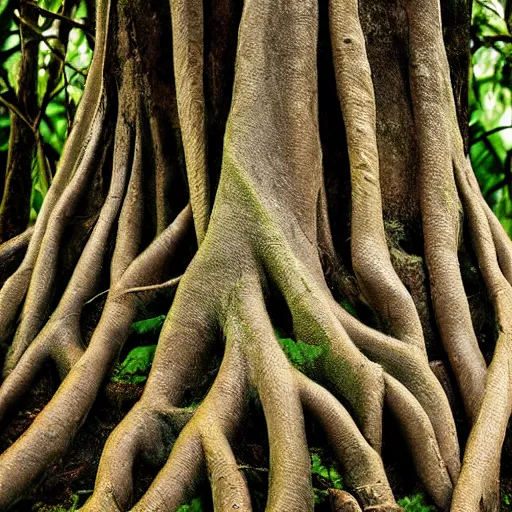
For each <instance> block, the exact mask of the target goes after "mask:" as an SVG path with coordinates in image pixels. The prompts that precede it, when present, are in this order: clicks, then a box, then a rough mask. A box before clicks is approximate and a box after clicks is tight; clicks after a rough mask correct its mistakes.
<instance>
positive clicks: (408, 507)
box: [398, 493, 435, 512]
mask: <svg viewBox="0 0 512 512" xmlns="http://www.w3.org/2000/svg"><path fill="white" fill-rule="evenodd" d="M398 505H399V506H400V507H402V508H403V509H404V510H405V512H435V507H433V506H431V505H427V504H426V503H425V497H424V496H423V494H421V493H419V494H414V495H413V496H405V497H404V498H402V499H400V500H398Z"/></svg>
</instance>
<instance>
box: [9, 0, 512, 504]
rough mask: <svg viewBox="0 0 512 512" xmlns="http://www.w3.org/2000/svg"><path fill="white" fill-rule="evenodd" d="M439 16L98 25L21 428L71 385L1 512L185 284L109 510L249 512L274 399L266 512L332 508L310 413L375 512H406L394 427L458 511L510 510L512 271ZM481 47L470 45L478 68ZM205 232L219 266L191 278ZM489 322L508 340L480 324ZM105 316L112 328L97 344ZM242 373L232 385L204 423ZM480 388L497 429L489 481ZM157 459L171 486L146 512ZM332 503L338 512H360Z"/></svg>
mask: <svg viewBox="0 0 512 512" xmlns="http://www.w3.org/2000/svg"><path fill="white" fill-rule="evenodd" d="M447 4H448V3H447ZM448 6H449V7H450V9H448V10H447V11H446V12H444V13H443V14H444V19H445V23H446V19H447V17H448V19H450V20H451V21H452V22H454V20H455V22H454V23H455V25H457V24H460V25H462V26H464V24H465V23H467V20H468V15H469V7H468V6H467V5H466V2H464V1H463V2H456V3H453V5H452V4H451V3H450V4H449V5H448ZM439 9H440V6H439V2H438V1H437V0H426V1H422V2H420V1H419V0H407V1H405V2H403V4H400V3H393V2H387V1H384V0H382V1H378V2H375V1H361V2H360V5H359V9H358V5H357V2H355V1H354V0H343V1H342V0H330V1H329V2H328V5H327V3H326V4H325V5H324V3H320V5H319V3H318V2H315V1H313V0H305V1H301V2H292V1H281V2H271V1H268V0H259V1H256V0H246V1H245V2H244V4H243V9H242V3H241V2H238V1H236V0H222V1H219V2H215V3H212V4H210V3H208V2H205V3H204V5H203V2H201V1H199V0H188V1H186V2H185V1H183V0H171V2H170V6H169V5H167V4H166V3H164V2H160V1H159V0H148V1H146V2H144V3H143V2H130V1H126V0H119V1H117V2H115V1H113V0H100V1H99V2H98V5H97V12H96V26H97V32H96V40H95V53H94V59H93V63H92V66H91V69H90V72H89V77H88V81H87V86H86V89H85V92H84V97H83V99H82V102H81V104H80V107H79V111H78V112H77V117H76V120H75V125H74V128H73V130H72V132H71V135H70V138H69V140H68V142H67V144H66V147H65V151H64V154H63V157H62V160H61V162H60V166H59V170H58V172H57V174H56V176H55V178H54V180H53V182H52V185H51V187H50V189H49V191H48V194H47V196H46V198H45V201H44V203H43V206H42V208H41V211H40V213H39V216H38V219H37V222H36V225H35V227H34V230H33V233H32V235H31V239H30V243H29V244H28V248H27V250H26V254H25V256H24V259H23V261H22V263H21V264H20V266H19V267H18V268H17V270H16V271H15V272H14V273H13V274H12V275H11V276H10V277H9V278H8V279H7V281H6V282H5V284H4V286H3V288H2V289H1V291H0V324H1V326H2V328H1V331H0V334H1V339H2V341H3V342H4V343H6V344H7V343H9V342H10V339H11V337H12V336H13V338H12V343H11V345H10V349H9V352H8V354H7V357H6V361H5V366H4V374H5V380H4V382H3V384H2V386H1V387H0V416H1V417H3V418H5V417H6V415H7V414H8V412H9V411H11V410H13V408H14V407H15V406H16V403H18V401H19V399H20V398H21V396H22V395H23V394H24V393H26V392H27V390H28V389H29V388H30V386H31V384H32V382H33V381H34V379H35V378H36V376H37V374H38V372H39V371H40V370H41V368H42V366H43V364H44V363H45V362H46V361H48V360H51V361H53V363H54V364H55V366H56V367H57V369H58V372H59V374H60V376H61V378H62V384H61V385H60V387H59V389H58V391H57V392H56V393H55V395H54V396H53V398H52V399H51V400H50V402H49V403H48V405H47V406H46V407H45V408H44V409H43V410H42V411H41V412H40V413H39V414H38V415H37V417H36V418H35V420H34V422H33V423H32V425H31V426H30V427H29V428H28V429H27V431H26V432H25V433H24V434H23V435H22V436H21V437H20V438H19V439H18V440H17V441H16V442H15V443H14V444H13V445H12V446H10V447H9V448H8V449H7V450H6V451H5V452H4V453H3V454H2V455H1V457H0V507H1V508H3V509H7V508H8V507H9V506H11V505H12V504H13V503H15V502H16V500H17V499H19V497H20V495H21V493H22V492H23V491H24V490H26V489H28V488H29V487H30V486H31V485H33V484H34V483H35V482H36V481H37V480H38V479H40V478H41V477H42V476H44V473H45V471H46V470H47V469H48V468H49V467H51V466H52V465H53V464H54V463H55V462H56V461H57V460H58V459H59V458H60V457H62V456H63V455H64V454H65V453H66V452H67V451H68V450H69V448H70V445H71V443H72V441H73V439H74V437H75V436H76V434H77V432H78V430H79V429H80V427H81V426H82V424H83V423H84V421H85V420H86V418H87V415H88V412H89V411H90V409H91V407H92V406H93V404H94V401H95V399H96V397H97V395H98V393H99V392H100V389H101V385H102V382H103V380H104V378H105V377H106V376H107V374H108V372H109V370H110V368H111V367H112V365H113V364H114V362H115V360H116V358H117V356H118V353H119V350H120V349H121V347H122V345H123V343H124V342H125V340H126V338H127V335H128V332H129V329H130V325H131V324H132V322H133V321H134V319H136V317H137V313H138V312H140V311H142V310H143V309H144V307H146V306H147V304H148V303H150V302H151V301H154V300H155V297H160V296H161V295H159V294H164V295H165V294H169V292H171V293H172V290H173V289H174V287H175V286H176V284H177V283H178V281H179V287H178V289H177V291H176V295H175V297H174V299H173V302H172V308H171V309H170V312H169V314H168V315H167V318H166V320H165V324H164V326H163V329H162V332H161V335H160V338H159V341H158V346H157V349H156V354H155V359H154V362H153V366H152V369H151V373H150V375H149V378H148V380H147V383H146V385H145V388H144V393H143V395H142V398H141V399H140V401H139V402H137V404H136V405H135V406H134V407H133V408H132V409H131V411H130V412H129V413H128V414H127V415H126V417H125V418H124V419H123V421H122V422H121V423H120V424H119V425H118V426H117V428H116V429H115V430H114V432H113V433H112V435H111V436H110V438H109V440H108V442H107V444H106V445H105V449H104V453H103V456H102V459H101V461H100V464H99V469H98V476H97V481H96V485H95V490H94V493H93V495H92V497H91V498H90V500H89V501H88V502H87V504H86V505H85V506H84V508H83V510H86V511H108V510H115V511H117V510H126V509H129V508H130V507H132V506H134V508H133V510H140V511H147V510H173V511H174V510H177V509H178V508H179V507H180V505H181V504H183V503H184V502H185V501H186V500H187V499H189V498H190V497H191V491H192V489H193V485H194V484H195V483H196V482H197V481H198V479H199V478H200V475H201V473H202V469H203V468H204V467H205V466H206V467H207V469H208V476H209V480H210V484H211V489H212V494H213V502H214V506H215V509H216V510H222V511H224V510H226V511H227V510H233V509H238V510H250V509H251V504H250V500H251V498H250V494H249V490H248V487H247V485H246V482H245V480H244V478H243V476H242V474H241V472H240V471H239V468H238V464H237V460H236V457H235V455H234V452H233V447H234V445H235V443H236V440H235V436H236V433H237V431H239V429H240V428H241V426H242V423H243V422H244V418H245V415H246V413H247V410H248V407H249V404H250V403H253V402H254V401H258V402H260V403H261V406H262V410H263V414H264V417H265V422H266V429H267V433H268V442H269V452H270V479H269V493H268V503H267V510H271V511H278V510H279V511H282V510H290V511H292V510H293V511H306V510H312V509H313V496H312V492H311V472H310V469H311V468H310V455H309V452H308V443H307V440H306V422H305V419H304V418H305V412H307V415H308V416H307V418H313V419H314V421H316V422H318V423H319V424H320V425H321V426H322V427H323V428H324V429H325V433H326V437H327V439H328V441H329V443H330V446H331V448H332V450H333V453H334V454H335V456H336V459H337V460H338V463H339V465H340V469H341V473H342V476H343V478H344V481H345V483H346V487H347V489H348V490H349V491H350V492H351V493H352V495H353V496H355V499H356V500H357V502H358V503H359V505H360V506H361V507H362V508H363V509H364V510H374V509H376V508H377V509H380V510H397V505H396V502H395V499H394V496H393V493H392V489H391V487H390V485H389V482H388V476H387V474H386V468H385V466H384V464H383V462H382V458H381V456H380V451H381V447H382V438H383V432H385V431H386V428H387V425H388V422H387V421H383V420H386V418H387V416H386V415H385V416H383V410H384V408H386V410H389V411H390V412H391V415H392V416H393V417H394V418H395V421H396V422H397V423H398V425H399V426H400V429H401V431H402V434H403V438H404V439H405V441H406V442H407V444H408V446H409V450H410V456H411V458H412V460H413V462H414V465H415V468H416V471H417V473H418V476H419V478H420V479H421V481H422V482H423V485H424V486H425V489H426V491H427V492H428V494H429V495H430V496H431V498H432V499H433V501H434V502H435V503H436V505H437V506H438V507H439V508H441V509H448V508H450V509H451V510H453V511H456V512H459V511H467V510H472V511H473V510H474V511H477V510H481V509H482V510H496V509H497V507H498V498H499V472H500V454H501V449H502V445H503V441H504V437H505V431H506V426H507V422H508V418H509V416H510V412H511V407H512V396H511V393H510V389H512V388H511V385H510V379H511V377H512V376H511V374H510V368H511V367H512V365H511V362H510V361H509V358H510V343H511V339H510V336H511V332H512V331H511V328H512V326H511V325H510V322H511V318H510V315H509V311H510V307H511V305H512V289H511V283H512V247H511V243H510V240H509V239H508V237H507V235H506V233H505V231H504V230H503V229H502V227H501V225H500V224H499V221H498V220H497V219H496V218H495V217H494V215H493V213H492V211H491V210H490V209H489V208H488V206H487V205H486V203H485V201H484V199H483V198H482V196H481V193H480V190H479V188H478V184H477V182H476V179H475V177H474V175H473V172H472V170H471V166H470V164H469V161H468V159H467V158H466V156H465V147H464V140H463V137H462V136H461V133H460V129H459V123H458V121H457V115H458V114H459V118H460V119H465V113H464V109H463V108H461V106H460V105H461V104H463V103H464V100H463V97H464V95H463V94H457V92H459V93H460V84H461V82H460V75H457V73H456V72H454V71H456V66H452V69H451V70H450V66H449V62H448V59H447V55H446V51H445V45H444V42H443V26H442V24H441V13H440V10H439ZM461 13H462V16H461ZM461 20H462V21H461ZM457 27H458V25H457ZM458 28H459V27H458ZM456 36H457V37H455V39H452V40H451V45H448V43H447V47H448V48H455V51H454V53H453V54H452V57H454V59H452V63H453V62H455V61H458V62H459V66H461V65H462V67H463V66H464V63H465V62H467V57H468V55H467V52H466V51H464V50H463V51H462V54H461V53H460V48H461V47H463V46H464V45H461V43H460V38H461V37H462V36H460V34H456ZM448 37H450V36H448ZM462 40H463V41H466V42H467V37H466V39H464V37H462ZM466 48H467V46H466ZM235 49H236V51H235ZM461 62H462V64H460V63H461ZM450 71H452V76H453V79H454V83H455V84H456V87H455V91H456V94H455V97H454V94H453V89H452V87H451V78H450ZM461 98H462V99H461ZM456 105H459V108H458V109H457V107H456ZM228 113H229V115H228ZM187 191H188V192H187ZM187 198H188V199H187ZM187 201H189V204H187ZM77 220H78V221H79V222H76V221H77ZM192 224H193V227H194V230H195V235H196V239H197V244H198V247H199V248H198V250H197V253H196V254H195V255H194V257H193V259H192V261H191V262H190V264H189V265H188V266H187V268H186V270H185V271H184V272H183V275H181V276H180V275H179V273H180V271H181V270H182V269H181V267H183V264H181V265H180V262H183V260H184V259H186V257H187V254H188V249H189V248H190V245H191V243H190V237H188V232H189V230H190V229H191V228H192ZM347 240H349V241H350V242H349V243H348V242H347ZM25 245H26V242H25V243H24V244H22V243H18V242H17V240H16V239H14V240H13V241H11V242H8V244H5V245H3V246H2V247H0V257H4V255H5V254H9V255H12V253H13V252H16V251H17V250H19V251H23V250H24V249H23V247H25ZM18 248H19V249H18ZM178 256H179V257H178ZM477 267H478V269H479V270H477ZM475 297H476V299H477V302H478V304H476V308H477V309H478V308H480V309H479V310H480V311H481V310H482V308H483V309H485V307H486V306H487V302H488V301H489V300H490V302H491V303H492V306H493V307H494V310H495V314H496V321H495V322H492V321H491V322H488V323H487V324H485V323H484V324H483V325H482V324H481V323H480V324H479V323H478V322H477V321H476V316H475V311H474V309H475ZM487 297H488V298H487ZM340 301H341V303H342V305H340ZM90 303H94V304H95V305H96V307H97V310H98V312H99V313H101V318H99V321H97V323H96V322H94V320H93V319H91V318H89V319H88V325H85V326H84V325H83V324H84V323H87V322H85V321H84V322H81V318H82V317H83V316H84V315H83V312H84V308H85V306H86V304H90ZM470 305H471V306H472V308H470ZM348 309H351V310H352V312H349V311H348ZM472 309H473V315H472ZM274 328H277V333H278V334H279V336H278V334H276V331H275V330H274ZM475 330H476V331H477V332H475ZM494 332H495V333H496V339H494V340H491V341H488V342H487V343H480V345H479V342H478V337H480V338H481V341H483V340H485V339H486V337H487V339H489V338H490V337H491V334H493V333H494ZM13 333H14V335H13ZM477 334H478V336H477ZM287 335H293V338H294V340H295V341H292V340H288V341H287V342H286V343H288V345H289V346H290V345H291V346H294V349H295V350H299V349H300V350H302V354H303V357H302V359H303V362H304V360H305V364H302V366H301V368H297V366H300V365H297V364H296V365H295V366H294V365H292V364H291V361H290V359H288V358H287V357H286V353H285V350H284V349H283V346H284V345H286V343H284V342H283V340H282V339H281V344H280V343H279V338H284V337H286V336H287ZM439 340H440V341H441V342H442V345H441V343H440V342H439ZM293 344H295V345H293ZM216 352H217V353H218V352H221V353H222V363H221V365H220V368H219V369H218V372H217V373H216V376H215V378H214V381H213V384H212V385H211V387H210V388H209V390H208V391H207V393H206V396H205V397H204V399H203V400H202V401H201V403H200V405H197V404H196V405H195V406H194V407H189V406H187V400H188V399H189V395H190V393H188V391H189V390H190V389H191V388H194V387H198V386H200V383H201V382H202V381H204V378H205V374H207V373H208V369H209V363H210V362H211V360H212V357H213V354H215V353H216ZM288 352H289V355H290V357H291V349H290V348H288ZM489 355H492V363H491V364H490V365H489V367H487V364H486V360H485V358H484V356H489ZM429 358H430V360H431V362H430V364H429ZM291 360H292V362H293V357H291ZM432 360H434V361H432ZM295 362H296V363H297V358H296V360H295ZM448 366H449V367H450V369H448ZM450 372H453V376H454V379H451V373H450ZM454 382H455V383H456V384H454ZM443 386H444V387H443ZM454 387H456V388H457V389H458V392H460V396H461V397H462V402H463V405H464V411H465V415H466V417H467V422H468V424H469V425H470V426H471V434H470V436H469V439H468V441H467V445H466V447H465V450H464V456H463V461H462V465H461V460H460V458H461V442H460V440H459V437H460V436H462V440H463V436H464V429H463V428H462V429H459V437H458V434H457V430H456V423H455V420H454V411H455V413H456V412H457V406H456V401H455V403H450V402H449V400H448V397H447V395H450V396H451V395H453V394H454V390H453V388H454ZM171 448H172V450H171ZM140 458H143V459H145V460H149V461H151V462H152V463H153V464H155V465H157V466H161V467H162V469H161V471H160V472H159V473H158V475H157V476H156V478H155V479H154V481H153V482H152V484H151V486H150V487H149V489H148V490H147V492H146V493H145V494H144V496H143V497H142V498H141V499H140V500H139V501H138V503H137V504H135V505H134V504H133V503H132V498H133V474H134V465H135V462H136V461H137V460H140ZM333 496H334V498H333V508H334V509H335V510H344V506H345V505H342V504H340V502H343V501H344V500H346V499H348V500H352V505H353V500H354V498H352V497H350V495H347V494H342V493H336V492H333ZM336 507H337V508H336Z"/></svg>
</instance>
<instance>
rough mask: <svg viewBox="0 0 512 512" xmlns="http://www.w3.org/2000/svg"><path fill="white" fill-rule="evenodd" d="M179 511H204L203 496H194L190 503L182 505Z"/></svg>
mask: <svg viewBox="0 0 512 512" xmlns="http://www.w3.org/2000/svg"><path fill="white" fill-rule="evenodd" d="M177 512H203V504H202V501H201V498H194V499H193V500H192V501H191V502H190V503H189V504H188V505H182V506H181V507H180V508H179V509H178V510H177Z"/></svg>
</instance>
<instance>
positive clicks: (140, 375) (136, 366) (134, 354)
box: [112, 345, 156, 384]
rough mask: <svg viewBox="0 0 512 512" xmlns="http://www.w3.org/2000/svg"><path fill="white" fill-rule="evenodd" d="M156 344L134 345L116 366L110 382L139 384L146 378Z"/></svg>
mask: <svg viewBox="0 0 512 512" xmlns="http://www.w3.org/2000/svg"><path fill="white" fill-rule="evenodd" d="M155 350H156V345H146V346H142V347H135V348H134V349H133V350H131V351H130V352H129V353H128V355H127V356H126V359H125V360H124V361H123V362H122V363H121V364H120V365H119V366H118V367H117V369H116V370H115V371H114V376H113V377H112V382H124V383H129V384H139V383H141V382H145V381H146V379H147V378H148V373H149V368H150V367H151V363H152V362H153V357H154V356H155Z"/></svg>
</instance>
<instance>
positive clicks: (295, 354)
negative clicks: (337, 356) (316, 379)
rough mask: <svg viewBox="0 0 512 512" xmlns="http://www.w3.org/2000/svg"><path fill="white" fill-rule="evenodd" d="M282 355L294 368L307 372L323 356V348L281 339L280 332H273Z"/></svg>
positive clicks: (290, 339)
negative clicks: (283, 354)
mask: <svg viewBox="0 0 512 512" xmlns="http://www.w3.org/2000/svg"><path fill="white" fill-rule="evenodd" d="M275 333H276V336H277V338H278V340H279V344H280V345H281V347H282V349H283V350H284V353H285V354H286V356H287V357H288V359H289V360H290V363H292V365H293V366H295V367H296V368H298V369H300V370H303V371H307V370H308V369H309V370H310V369H312V367H313V366H314V365H315V362H316V361H317V359H318V358H319V357H320V356H321V355H322V354H323V352H324V347H322V346H318V345H308V344H307V343H303V342H302V341H295V340H294V339H292V338H283V337H281V336H280V332H279V331H277V330H275Z"/></svg>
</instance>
